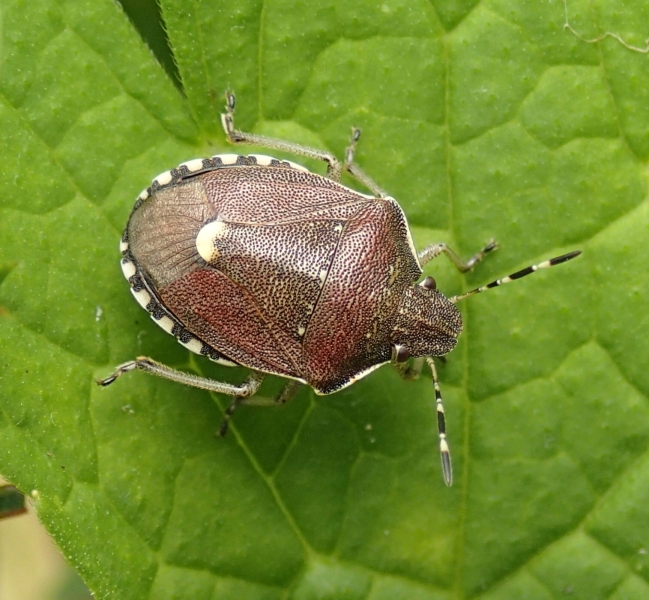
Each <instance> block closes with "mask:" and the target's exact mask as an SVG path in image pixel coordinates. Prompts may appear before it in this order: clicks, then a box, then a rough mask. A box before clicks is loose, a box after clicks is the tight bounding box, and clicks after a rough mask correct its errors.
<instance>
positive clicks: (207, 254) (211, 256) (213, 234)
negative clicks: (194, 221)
mask: <svg viewBox="0 0 649 600" xmlns="http://www.w3.org/2000/svg"><path fill="white" fill-rule="evenodd" d="M226 229H227V225H226V224H225V223H224V222H223V221H212V222H211V223H208V224H207V225H205V226H204V227H203V228H202V229H201V230H200V231H199V232H198V235H197V236H196V250H197V251H198V253H199V254H200V255H201V258H202V259H203V260H204V261H205V262H207V263H210V262H213V261H215V260H216V259H217V257H218V255H219V251H218V250H217V249H216V248H215V246H214V240H217V239H220V238H223V237H224V235H225V231H226Z"/></svg>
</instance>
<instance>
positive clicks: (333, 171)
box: [221, 92, 342, 181]
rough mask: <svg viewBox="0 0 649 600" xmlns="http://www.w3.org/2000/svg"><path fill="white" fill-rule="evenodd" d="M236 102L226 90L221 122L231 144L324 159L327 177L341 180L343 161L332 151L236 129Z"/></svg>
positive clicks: (232, 95)
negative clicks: (260, 147) (247, 145)
mask: <svg viewBox="0 0 649 600" xmlns="http://www.w3.org/2000/svg"><path fill="white" fill-rule="evenodd" d="M235 103H236V100H235V96H234V94H233V93H232V92H226V93H225V113H223V114H222V115H221V124H222V125H223V130H224V131H225V135H226V136H227V138H228V141H229V142H230V143H231V144H250V145H253V146H262V147H264V148H270V149H272V150H281V151H282V152H290V153H292V154H297V155H299V156H306V157H307V158H314V159H316V160H323V161H324V162H326V163H327V177H329V178H330V179H333V180H334V181H340V176H341V175H342V163H341V162H340V161H339V160H338V159H337V158H336V157H335V156H334V155H333V154H331V153H330V152H325V151H324V150H318V149H317V148H311V147H310V146H303V145H302V144H294V143H293V142H286V141H284V140H278V139H276V138H270V137H266V136H265V135H257V134H256V133H245V132H243V131H238V130H236V129H235V128H234V109H235Z"/></svg>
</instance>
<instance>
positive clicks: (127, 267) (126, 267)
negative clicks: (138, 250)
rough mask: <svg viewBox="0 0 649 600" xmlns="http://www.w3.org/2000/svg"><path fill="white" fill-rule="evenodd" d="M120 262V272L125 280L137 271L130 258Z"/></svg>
mask: <svg viewBox="0 0 649 600" xmlns="http://www.w3.org/2000/svg"><path fill="white" fill-rule="evenodd" d="M121 264H122V273H124V277H126V279H127V280H128V279H130V278H131V277H133V275H135V273H136V272H137V269H136V268H135V265H134V264H133V263H132V262H131V261H130V260H123V261H122V263H121Z"/></svg>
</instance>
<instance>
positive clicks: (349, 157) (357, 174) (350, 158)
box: [343, 127, 388, 198]
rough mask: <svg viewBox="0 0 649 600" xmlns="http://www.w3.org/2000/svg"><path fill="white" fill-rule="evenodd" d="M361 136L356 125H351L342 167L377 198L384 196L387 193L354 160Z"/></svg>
mask: <svg viewBox="0 0 649 600" xmlns="http://www.w3.org/2000/svg"><path fill="white" fill-rule="evenodd" d="M360 137H361V130H360V129H358V127H352V137H351V140H350V142H349V146H347V149H346V150H345V164H344V165H343V168H344V169H345V171H347V172H348V173H349V174H350V175H351V176H352V177H353V178H354V179H357V180H358V181H360V182H361V183H362V184H363V185H364V186H365V187H366V188H367V189H368V190H370V191H371V192H372V193H373V194H374V195H375V196H376V197H377V198H385V197H386V196H387V195H388V193H387V192H386V191H385V190H384V189H383V188H381V187H380V186H379V185H377V184H376V183H375V182H374V180H373V179H372V178H371V177H370V176H369V175H368V174H367V173H365V171H363V170H362V169H361V168H360V167H359V166H358V165H357V164H356V163H355V162H354V154H355V153H356V144H357V143H358V140H359V139H360Z"/></svg>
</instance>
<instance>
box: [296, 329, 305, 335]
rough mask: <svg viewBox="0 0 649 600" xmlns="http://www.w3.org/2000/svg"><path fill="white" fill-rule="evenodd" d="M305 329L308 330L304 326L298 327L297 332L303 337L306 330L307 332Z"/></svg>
mask: <svg viewBox="0 0 649 600" xmlns="http://www.w3.org/2000/svg"><path fill="white" fill-rule="evenodd" d="M305 331H306V329H304V327H298V328H297V334H298V335H299V336H300V337H302V336H303V335H304V332H305Z"/></svg>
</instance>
